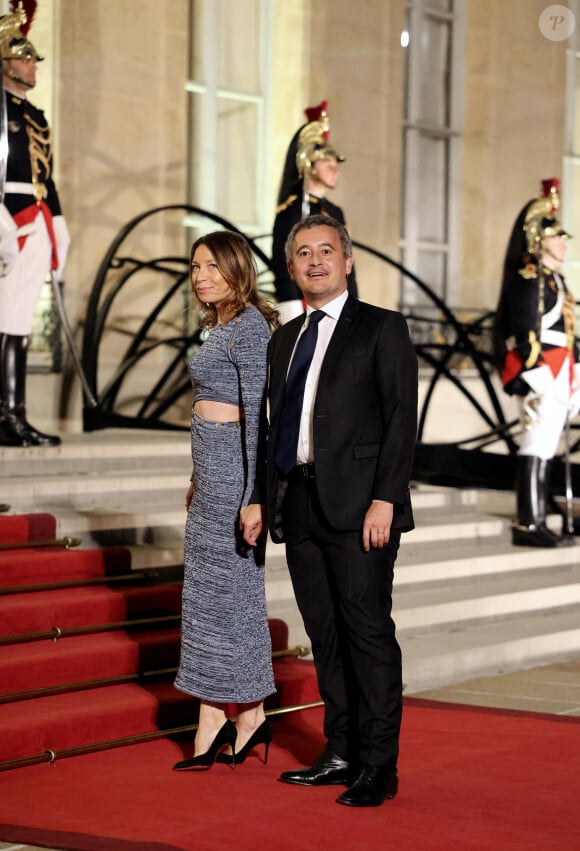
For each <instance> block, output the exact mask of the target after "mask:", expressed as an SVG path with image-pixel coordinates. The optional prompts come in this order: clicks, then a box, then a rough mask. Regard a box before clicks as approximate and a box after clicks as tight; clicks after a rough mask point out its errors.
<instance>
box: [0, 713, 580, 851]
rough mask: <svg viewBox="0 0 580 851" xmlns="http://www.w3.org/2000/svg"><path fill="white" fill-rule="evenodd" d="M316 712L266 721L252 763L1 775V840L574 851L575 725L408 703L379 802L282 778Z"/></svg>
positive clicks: (81, 767)
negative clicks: (391, 775) (267, 742)
mask: <svg viewBox="0 0 580 851" xmlns="http://www.w3.org/2000/svg"><path fill="white" fill-rule="evenodd" d="M321 726H322V713H321V711H320V710H307V711H304V712H302V713H298V714H293V715H287V716H284V717H283V718H279V719H277V720H276V721H275V726H274V735H275V740H274V746H273V747H272V748H271V750H270V761H269V763H268V765H267V766H264V765H262V764H261V762H259V760H258V759H257V758H254V757H252V758H249V759H248V760H247V761H246V763H244V764H243V765H241V766H238V768H237V769H235V770H231V769H230V768H228V767H227V766H223V765H217V766H214V767H213V768H212V769H211V770H210V771H207V772H200V773H195V774H193V773H176V772H172V771H171V766H172V764H173V763H174V762H175V761H176V760H178V759H181V758H182V756H183V754H185V755H186V756H189V755H190V754H191V744H190V743H189V742H188V743H187V744H185V745H180V744H177V743H175V742H170V741H167V740H160V741H156V742H150V743H148V744H141V745H133V746H131V747H126V748H123V749H119V750H113V751H107V752H102V753H95V754H90V755H87V756H82V757H75V758H73V759H64V760H62V761H59V762H56V763H55V764H54V765H51V766H49V765H38V766H33V767H29V768H24V769H19V770H15V771H7V772H4V773H2V774H0V840H3V841H12V842H24V843H29V844H36V845H44V846H54V847H59V848H64V849H79V851H95V850H96V849H98V851H153V850H154V849H159V851H161V849H182V851H210V849H211V851H230V850H231V849H236V851H246V849H247V851H254V849H267V848H270V849H273V851H274V849H281V851H305V849H306V851H308V849H320V850H321V851H323V849H329V851H330V849H332V851H355V849H360V851H375V849H376V851H379V849H381V851H383V849H399V851H400V849H404V851H442V850H443V849H458V851H475V850H476V849H477V851H483V849H490V851H491V849H494V851H508V849H509V851H524V849H525V851H528V850H529V851H532V849H533V851H578V849H579V848H580V819H579V817H578V814H577V813H578V800H579V798H580V774H579V772H578V753H579V752H580V722H579V719H573V718H566V719H563V718H555V717H553V716H539V715H531V714H523V713H516V712H506V711H502V712H500V711H497V712H494V711H490V710H477V709H468V708H466V707H453V706H450V705H437V704H433V703H426V702H421V701H418V700H412V699H411V700H408V701H407V702H406V709H405V715H404V723H403V737H402V756H401V761H400V775H401V783H400V792H399V796H398V797H397V798H396V799H395V800H394V801H390V802H386V803H385V804H384V806H382V807H379V808H377V809H368V810H353V809H350V808H347V807H341V806H338V805H337V804H335V803H334V799H335V797H336V795H337V794H338V792H339V791H340V787H339V788H336V787H334V788H331V787H327V788H321V789H308V788H304V787H292V786H288V785H285V784H282V783H278V782H276V781H277V777H278V775H279V773H280V771H282V770H284V769H286V768H291V767H293V766H296V765H299V764H306V763H309V762H310V761H311V760H312V758H313V757H314V756H315V755H316V754H317V753H318V752H319V750H320V749H321V747H322V736H321Z"/></svg>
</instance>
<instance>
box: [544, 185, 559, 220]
mask: <svg viewBox="0 0 580 851" xmlns="http://www.w3.org/2000/svg"><path fill="white" fill-rule="evenodd" d="M550 197H552V198H555V200H556V204H555V205H554V206H553V207H552V212H555V211H556V210H557V209H558V205H559V198H560V181H559V180H558V178H557V177H550V178H548V180H542V198H550Z"/></svg>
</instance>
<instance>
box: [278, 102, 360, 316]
mask: <svg viewBox="0 0 580 851" xmlns="http://www.w3.org/2000/svg"><path fill="white" fill-rule="evenodd" d="M327 105H328V104H327V102H326V101H322V102H321V103H319V104H318V106H312V107H308V108H307V109H306V110H305V113H306V117H307V119H308V123H307V124H304V125H303V126H302V127H300V129H299V130H298V131H297V132H296V133H295V134H294V137H293V139H292V141H291V142H290V145H289V147H288V152H287V154H286V162H285V164H284V171H283V174H282V181H281V184H280V191H279V193H278V208H277V210H276V219H275V221H274V234H273V242H272V262H273V266H274V275H275V281H274V283H275V288H276V299H277V301H278V311H279V313H280V318H281V320H282V322H288V321H289V320H290V319H293V318H294V317H295V316H299V315H300V314H301V313H303V312H304V306H303V301H302V293H301V292H300V290H299V289H298V287H297V285H296V283H295V282H294V281H293V280H292V279H291V277H290V275H289V273H288V267H287V265H286V254H285V246H286V239H287V238H288V234H289V233H290V231H291V230H292V228H293V227H294V225H295V224H296V223H297V222H299V221H300V220H301V219H305V218H306V217H307V216H310V215H316V214H323V215H326V216H331V217H332V218H333V219H336V220H337V221H338V222H340V223H341V224H343V225H344V224H345V219H344V213H343V211H342V210H341V208H340V207H338V206H337V205H336V204H333V203H332V201H329V200H328V198H327V197H326V193H327V192H328V191H329V190H332V189H334V188H335V186H336V184H337V183H338V178H339V168H340V163H342V162H344V157H343V156H341V155H340V154H338V153H337V151H336V150H335V149H334V147H333V146H332V145H331V144H330V142H329V141H328V135H329V129H330V123H329V119H328V114H327V112H326V109H327ZM348 290H349V292H350V294H351V295H353V296H355V298H356V297H357V295H358V292H357V286H356V278H355V272H354V267H353V270H352V272H351V273H350V275H349V276H348Z"/></svg>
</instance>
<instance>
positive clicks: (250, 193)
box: [216, 98, 258, 225]
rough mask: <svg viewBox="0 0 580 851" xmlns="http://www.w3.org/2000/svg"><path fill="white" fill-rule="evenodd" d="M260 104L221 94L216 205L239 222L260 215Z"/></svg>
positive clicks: (246, 221) (227, 217)
mask: <svg viewBox="0 0 580 851" xmlns="http://www.w3.org/2000/svg"><path fill="white" fill-rule="evenodd" d="M257 128H258V117H257V108H256V106H255V105H254V104H248V103H243V102H240V101H234V100H230V99H229V98H220V100H219V101H218V133H217V140H218V141H217V151H216V161H217V162H218V163H220V168H219V169H218V174H217V175H216V179H217V209H218V210H219V211H220V214H221V215H223V216H225V218H226V219H230V220H231V221H233V222H234V224H236V225H243V224H248V223H253V222H255V221H256V219H257V212H256V194H257V193H256V181H257V167H258V164H257V162H256V159H257V157H256V150H257V138H256V134H257Z"/></svg>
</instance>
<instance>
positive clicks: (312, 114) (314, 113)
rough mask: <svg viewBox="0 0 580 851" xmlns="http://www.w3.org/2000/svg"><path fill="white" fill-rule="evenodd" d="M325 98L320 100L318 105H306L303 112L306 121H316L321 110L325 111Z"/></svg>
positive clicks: (326, 102)
mask: <svg viewBox="0 0 580 851" xmlns="http://www.w3.org/2000/svg"><path fill="white" fill-rule="evenodd" d="M327 106H328V101H327V100H321V101H320V103H319V104H318V106H307V107H306V109H305V110H304V112H305V113H306V118H307V119H308V121H309V122H310V121H318V120H319V119H320V116H321V115H322V113H323V112H326V107H327Z"/></svg>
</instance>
